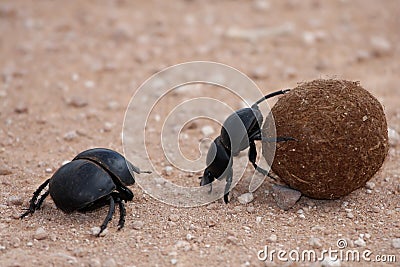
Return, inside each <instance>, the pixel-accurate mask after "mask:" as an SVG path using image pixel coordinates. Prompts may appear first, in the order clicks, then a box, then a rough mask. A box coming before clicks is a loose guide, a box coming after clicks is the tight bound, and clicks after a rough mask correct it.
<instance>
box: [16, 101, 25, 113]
mask: <svg viewBox="0 0 400 267" xmlns="http://www.w3.org/2000/svg"><path fill="white" fill-rule="evenodd" d="M14 111H15V113H18V114H22V113H28V107H27V106H26V104H25V103H19V104H18V105H17V106H16V107H15V109H14Z"/></svg>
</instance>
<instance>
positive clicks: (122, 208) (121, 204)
mask: <svg viewBox="0 0 400 267" xmlns="http://www.w3.org/2000/svg"><path fill="white" fill-rule="evenodd" d="M118 205H119V221H118V230H121V229H122V228H123V227H124V225H125V216H126V209H125V204H124V202H122V201H120V202H119V203H118Z"/></svg>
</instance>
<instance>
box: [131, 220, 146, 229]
mask: <svg viewBox="0 0 400 267" xmlns="http://www.w3.org/2000/svg"><path fill="white" fill-rule="evenodd" d="M143 226H144V222H143V221H134V222H133V223H132V228H133V229H135V230H140V229H142V228H143Z"/></svg>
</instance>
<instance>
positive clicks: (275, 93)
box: [251, 89, 290, 108]
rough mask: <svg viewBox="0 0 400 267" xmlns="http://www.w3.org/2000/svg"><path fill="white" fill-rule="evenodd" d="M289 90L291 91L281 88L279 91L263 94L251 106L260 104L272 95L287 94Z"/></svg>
mask: <svg viewBox="0 0 400 267" xmlns="http://www.w3.org/2000/svg"><path fill="white" fill-rule="evenodd" d="M289 91H290V89H284V90H279V91H276V92H273V93H270V94H268V95H265V96H263V97H262V98H260V99H259V100H258V101H257V102H256V103H254V104H253V105H252V106H251V107H252V108H255V107H256V106H258V104H260V103H261V102H263V101H264V100H266V99H268V98H271V97H274V96H277V95H283V94H286V93H287V92H289Z"/></svg>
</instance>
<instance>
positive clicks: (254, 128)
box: [220, 108, 263, 155]
mask: <svg viewBox="0 0 400 267" xmlns="http://www.w3.org/2000/svg"><path fill="white" fill-rule="evenodd" d="M262 121H263V117H262V114H261V112H260V110H259V109H256V108H242V109H239V110H238V111H236V112H235V113H233V114H231V115H230V116H229V117H228V118H227V119H226V120H225V122H224V124H223V127H222V128H221V135H220V136H221V142H222V144H223V145H224V146H225V147H226V148H228V149H229V150H230V151H232V153H233V154H234V155H235V154H237V153H239V152H240V151H242V150H244V149H246V148H247V147H249V138H251V137H252V135H254V134H257V133H260V125H261V123H262ZM231 144H232V145H231Z"/></svg>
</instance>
